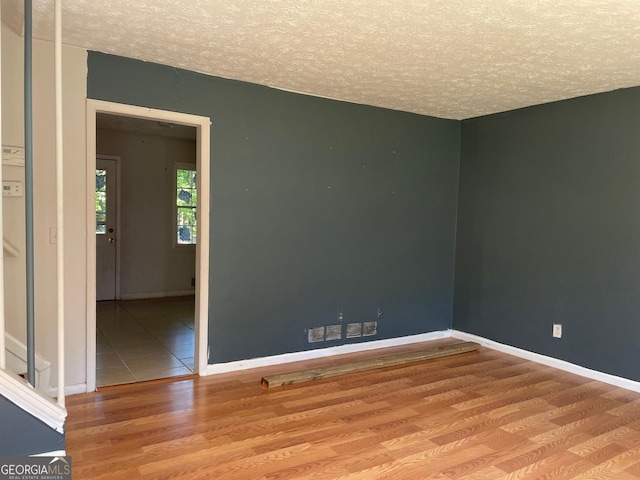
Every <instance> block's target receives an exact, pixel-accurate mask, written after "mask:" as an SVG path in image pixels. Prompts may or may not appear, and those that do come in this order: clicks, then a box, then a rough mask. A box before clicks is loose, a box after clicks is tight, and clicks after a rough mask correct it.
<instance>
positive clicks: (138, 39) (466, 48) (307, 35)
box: [2, 0, 640, 119]
mask: <svg viewBox="0 0 640 480" xmlns="http://www.w3.org/2000/svg"><path fill="white" fill-rule="evenodd" d="M2 2H3V18H4V19H5V20H6V21H7V22H9V23H10V24H12V26H13V27H14V29H16V28H17V29H18V30H19V28H20V27H19V22H20V19H21V15H20V12H21V9H22V8H23V7H22V4H23V2H22V1H21V0H2ZM33 5H34V35H35V36H36V37H38V38H45V39H51V38H52V31H53V27H52V22H53V0H33ZM63 15H64V23H63V41H64V43H66V44H71V45H76V46H80V47H84V48H87V49H90V50H98V51H102V52H107V53H113V54H117V55H123V56H127V57H132V58H137V59H141V60H147V61H153V62H158V63H163V64H167V65H172V66H175V67H181V68H186V69H189V70H195V71H198V72H204V73H208V74H212V75H217V76H221V77H226V78H233V79H238V80H245V81H248V82H253V83H258V84H262V85H269V86H273V87H276V88H280V89H284V90H292V91H296V92H302V93H309V94H312V95H318V96H322V97H328V98H335V99H340V100H347V101H351V102H355V103H364V104H368V105H377V106H382V107H387V108H392V109H397V110H404V111H409V112H416V113H421V114H426V115H433V116H436V117H444V118H455V119H462V118H469V117H474V116H479V115H484V114H489V113H495V112H500V111H505V110H511V109H514V108H519V107H523V106H527V105H533V104H539V103H545V102H550V101H554V100H560V99H565V98H571V97H576V96H580V95H586V94H591V93H597V92H603V91H609V90H614V89H617V88H622V87H630V86H637V85H640V1H639V0H601V1H596V0H484V1H473V0H396V1H394V0H226V1H223V0H182V1H179V0H147V1H140V0H110V1H108V2H99V1H96V0H63Z"/></svg>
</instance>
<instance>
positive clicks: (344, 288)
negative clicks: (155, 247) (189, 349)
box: [88, 52, 460, 363]
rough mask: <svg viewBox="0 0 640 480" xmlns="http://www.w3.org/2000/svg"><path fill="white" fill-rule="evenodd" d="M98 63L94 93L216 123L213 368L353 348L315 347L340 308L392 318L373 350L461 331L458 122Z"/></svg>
mask: <svg viewBox="0 0 640 480" xmlns="http://www.w3.org/2000/svg"><path fill="white" fill-rule="evenodd" d="M88 63H89V76H88V97H89V98H93V99H100V100H107V101H113V102H119V103H127V104H132V105H140V106H147V107H153V108H158V109H164V110H173V111H178V112H185V113H192V114H198V115H204V116H208V117H211V119H212V123H213V124H212V128H211V142H212V150H211V194H212V196H211V212H212V214H211V236H210V238H211V274H210V286H211V293H210V299H211V303H210V309H209V327H210V330H209V331H210V346H211V355H210V360H209V361H210V363H217V362H225V361H232V360H238V359H245V358H253V357H261V356H266V355H274V354H280V353H285V352H294V351H301V350H306V349H310V348H316V347H326V346H329V345H336V344H340V343H345V342H344V341H340V342H325V343H318V344H308V343H307V337H306V329H307V328H308V327H314V326H321V325H329V324H332V323H335V319H336V312H337V310H338V309H339V308H341V309H343V310H344V313H345V318H344V323H347V322H351V321H363V320H375V319H376V315H377V308H378V307H379V306H380V307H382V308H383V311H384V316H383V318H382V319H381V320H380V322H379V327H378V328H379V334H378V335H377V336H376V337H371V339H382V338H392V337H399V336H404V335H412V334H419V333H424V332H430V331H436V330H443V329H447V328H450V326H451V321H452V318H451V316H452V305H453V271H454V250H455V221H456V203H457V184H458V167H459V148H460V122H457V121H450V120H442V119H436V118H430V117H425V116H419V115H413V114H409V113H403V112H396V111H390V110H385V109H380V108H374V107H368V106H361V105H354V104H350V103H344V102H336V101H331V100H326V99H320V98H314V97H309V96H304V95H297V94H293V93H286V92H282V91H278V90H274V89H270V88H267V87H263V86H258V85H253V84H247V83H243V82H238V81H230V80H224V79H220V78H215V77H211V76H206V75H201V74H197V73H193V72H188V71H183V70H178V69H174V68H170V67H165V66H161V65H157V64H151V63H144V62H140V61H136V60H131V59H125V58H121V57H115V56H110V55H105V54H100V53H95V52H90V53H89V61H88ZM162 208H164V206H163V207H162ZM167 208H168V207H167ZM162 241H164V240H162ZM356 341H357V340H356Z"/></svg>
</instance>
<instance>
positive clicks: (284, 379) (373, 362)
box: [261, 342, 479, 388]
mask: <svg viewBox="0 0 640 480" xmlns="http://www.w3.org/2000/svg"><path fill="white" fill-rule="evenodd" d="M478 347H479V345H478V344H477V343H474V342H461V343H455V344H453V345H444V346H441V347H433V348H428V349H426V350H421V351H418V352H406V353H399V354H395V355H385V356H382V357H377V358H370V359H366V360H358V361H355V362H347V363H341V364H338V365H329V366H326V367H320V368H311V369H307V370H298V371H296V372H289V373H282V374H277V375H268V376H265V377H262V381H261V383H262V385H264V386H265V387H267V388H273V387H282V386H284V385H293V384H294V383H303V382H311V381H313V380H319V379H321V378H329V377H335V376H338V375H348V374H350V373H357V372H364V371H366V370H373V369H376V368H385V367H393V366H398V365H405V364H410V363H415V362H421V361H423V360H429V359H432V358H438V357H446V356H448V355H456V354H459V353H466V352H472V351H474V350H477V349H478Z"/></svg>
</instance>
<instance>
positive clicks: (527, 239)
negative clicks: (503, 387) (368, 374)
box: [453, 88, 640, 380]
mask: <svg viewBox="0 0 640 480" xmlns="http://www.w3.org/2000/svg"><path fill="white" fill-rule="evenodd" d="M459 188H460V199H459V212H458V230H457V250H456V277H455V307H454V319H453V326H454V328H456V329H459V330H463V331H466V332H470V333H474V334H478V335H481V336H483V337H487V338H490V339H492V340H496V341H498V342H502V343H506V344H509V345H514V346H516V347H520V348H524V349H526V350H530V351H534V352H538V353H542V354H545V355H550V356H553V357H557V358H560V359H564V360H568V361H570V362H573V363H577V364H579V365H583V366H585V367H588V368H593V369H596V370H599V371H603V372H607V373H611V374H615V375H620V376H623V377H627V378H631V379H634V380H640V363H639V362H638V358H640V348H639V347H638V339H639V338H640V319H639V313H640V214H639V211H640V88H634V89H628V90H620V91H615V92H611V93H606V94H601V95H594V96H589V97H582V98H577V99H573V100H568V101H563V102H558V103H553V104H547V105H540V106H535V107H531V108H526V109H522V110H517V111H512V112H507V113H503V114H497V115H491V116H487V117H481V118H476V119H471V120H466V121H464V122H462V148H461V171H460V187H459ZM553 322H559V323H562V324H563V327H564V336H563V338H562V339H553V338H552V335H551V331H552V323H553Z"/></svg>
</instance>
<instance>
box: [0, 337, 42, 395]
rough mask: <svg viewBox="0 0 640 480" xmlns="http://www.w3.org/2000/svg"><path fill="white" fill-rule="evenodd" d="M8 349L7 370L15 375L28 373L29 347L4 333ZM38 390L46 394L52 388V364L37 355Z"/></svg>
mask: <svg viewBox="0 0 640 480" xmlns="http://www.w3.org/2000/svg"><path fill="white" fill-rule="evenodd" d="M4 336H5V347H6V353H7V356H6V359H5V361H6V368H7V370H10V371H12V372H15V373H23V372H26V371H27V346H26V345H25V344H24V343H22V342H21V341H20V340H18V339H17V338H16V337H14V336H13V335H11V334H10V333H9V332H5V333H4ZM35 367H36V368H35V370H36V385H35V386H36V388H38V389H39V390H40V391H41V392H46V391H48V390H49V389H50V388H51V362H49V361H48V360H46V359H45V358H44V357H42V356H41V355H39V354H38V353H36V355H35Z"/></svg>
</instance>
